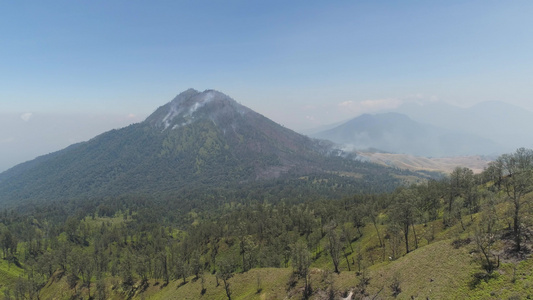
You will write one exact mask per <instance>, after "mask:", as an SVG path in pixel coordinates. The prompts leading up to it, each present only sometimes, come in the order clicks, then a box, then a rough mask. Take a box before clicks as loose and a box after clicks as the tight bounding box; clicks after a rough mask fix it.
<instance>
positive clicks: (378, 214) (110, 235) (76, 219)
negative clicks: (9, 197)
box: [0, 148, 533, 299]
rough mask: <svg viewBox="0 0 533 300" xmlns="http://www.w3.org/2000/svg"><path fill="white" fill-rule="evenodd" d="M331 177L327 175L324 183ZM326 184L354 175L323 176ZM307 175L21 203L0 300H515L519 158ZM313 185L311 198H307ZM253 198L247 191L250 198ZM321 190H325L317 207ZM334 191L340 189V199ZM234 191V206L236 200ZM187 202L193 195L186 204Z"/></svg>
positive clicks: (524, 180)
mask: <svg viewBox="0 0 533 300" xmlns="http://www.w3.org/2000/svg"><path fill="white" fill-rule="evenodd" d="M332 178H333V177H332ZM334 178H337V180H342V182H339V185H349V184H350V182H351V181H353V182H356V181H357V178H350V177H334ZM321 180H327V179H320V178H313V177H312V176H309V177H306V178H305V180H304V181H303V180H300V181H294V180H293V181H291V180H288V181H287V182H284V183H283V182H276V184H275V185H273V186H272V187H271V188H268V187H265V186H264V185H261V187H256V186H254V185H253V183H246V184H243V185H242V186H240V187H239V189H237V188H234V189H233V190H232V193H229V192H227V191H221V192H220V193H217V192H216V191H215V192H214V191H210V192H209V193H208V194H206V193H205V191H203V190H202V189H201V187H199V188H198V189H191V190H190V191H188V192H187V194H182V195H162V196H158V195H152V194H135V195H126V196H115V197H94V198H90V197H84V198H72V199H68V200H57V201H46V202H45V201H36V202H34V203H33V202H25V203H22V204H20V205H18V206H14V207H10V208H6V209H4V210H3V211H2V212H1V213H0V247H1V248H2V253H1V255H2V260H0V262H1V263H0V296H2V297H3V299H341V298H342V299H393V298H398V299H443V298H449V299H450V298H473V299H525V298H528V299H529V298H530V297H531V296H532V295H533V280H532V279H533V259H531V257H530V251H531V247H532V240H531V238H532V234H531V229H532V226H533V220H532V216H533V214H532V213H533V211H532V207H531V204H532V201H531V200H532V197H533V194H531V192H532V191H533V150H530V149H524V148H520V149H518V150H516V151H515V152H514V153H510V154H504V155H501V156H500V157H498V158H497V159H496V160H495V161H493V162H492V163H490V165H489V166H488V167H487V168H486V169H485V170H484V171H483V172H482V173H480V174H474V172H473V171H472V170H470V169H468V168H463V167H457V168H456V169H455V170H454V171H453V172H452V173H451V174H450V175H449V176H443V177H442V178H441V179H427V180H424V181H422V182H419V183H416V184H415V183H408V182H407V181H406V182H404V183H405V184H404V185H403V186H401V187H398V188H396V189H388V190H383V191H369V190H368V189H365V190H364V191H365V192H364V193H358V194H350V195H347V194H342V193H340V192H336V191H335V186H336V185H334V184H331V183H330V184H327V185H324V184H322V182H320V181H321ZM315 187H316V188H315ZM254 188H255V189H254ZM324 188H329V189H331V190H330V195H331V196H330V197H324V196H323V195H324V194H326V193H327V191H324V190H323V189H324ZM341 190H342V189H341ZM239 193H245V194H246V196H239ZM198 199H201V201H200V200H198Z"/></svg>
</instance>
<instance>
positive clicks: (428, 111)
mask: <svg viewBox="0 0 533 300" xmlns="http://www.w3.org/2000/svg"><path fill="white" fill-rule="evenodd" d="M386 112H396V113H401V114H405V115H407V116H409V117H410V118H411V119H413V120H415V121H417V122H421V123H426V124H431V125H434V126H437V127H441V128H445V129H449V130H455V131H461V132H465V133H470V134H475V135H477V136H479V137H483V138H486V139H490V140H492V141H494V142H495V143H497V144H499V145H501V146H502V148H503V149H502V151H501V152H502V153H504V152H510V151H514V150H515V149H517V148H519V147H527V148H533V131H532V130H531V128H533V112H531V111H529V110H527V109H524V108H522V107H518V106H515V105H512V104H508V103H503V102H499V101H486V102H481V103H478V104H476V105H473V106H471V107H467V108H463V107H458V106H454V105H451V104H446V103H444V102H432V103H423V104H421V103H406V104H403V105H402V106H400V107H398V108H396V109H393V110H389V111H386Z"/></svg>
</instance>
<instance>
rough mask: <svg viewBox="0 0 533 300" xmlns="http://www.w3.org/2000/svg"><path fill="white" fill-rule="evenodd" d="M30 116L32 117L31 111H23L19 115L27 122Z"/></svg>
mask: <svg viewBox="0 0 533 300" xmlns="http://www.w3.org/2000/svg"><path fill="white" fill-rule="evenodd" d="M32 117H33V113H24V114H22V115H20V118H21V119H22V121H24V122H28V121H29V120H30V119H31V118H32Z"/></svg>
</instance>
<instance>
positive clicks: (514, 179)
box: [497, 148, 533, 251]
mask: <svg viewBox="0 0 533 300" xmlns="http://www.w3.org/2000/svg"><path fill="white" fill-rule="evenodd" d="M497 162H498V163H497V165H500V166H501V167H502V172H501V173H502V174H504V177H503V178H502V186H503V189H504V190H505V193H506V194H507V198H508V199H509V201H510V202H511V204H512V207H513V212H512V215H513V236H514V241H515V248H516V251H520V250H521V248H522V233H521V212H522V211H521V210H522V206H523V205H524V202H525V201H527V200H526V197H523V196H524V195H525V194H527V193H529V192H531V191H532V190H533V150H531V149H525V148H519V149H517V150H516V152H515V153H513V154H504V155H502V156H500V157H499V158H498V159H497Z"/></svg>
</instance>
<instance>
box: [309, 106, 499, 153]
mask: <svg viewBox="0 0 533 300" xmlns="http://www.w3.org/2000/svg"><path fill="white" fill-rule="evenodd" d="M313 137H316V138H322V139H327V140H331V141H333V142H335V143H337V144H341V145H344V146H345V147H347V148H351V149H355V150H364V149H371V148H374V149H379V150H381V151H385V152H392V153H402V154H410V155H417V156H426V157H443V156H460V155H473V154H493V153H495V152H496V151H499V150H501V149H502V147H501V146H500V145H498V144H497V143H495V142H493V141H491V140H489V139H486V138H482V137H479V136H476V135H474V134H468V133H463V132H459V131H454V130H449V129H442V128H439V127H437V126H433V125H429V124H423V123H419V122H416V121H414V120H412V119H411V118H409V117H408V116H406V115H404V114H400V113H394V112H389V113H382V114H375V115H370V114H363V115H361V116H359V117H356V118H354V119H352V120H350V121H348V122H346V123H344V124H341V125H339V126H337V127H335V128H332V129H329V130H326V131H323V132H320V133H317V134H315V135H313Z"/></svg>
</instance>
